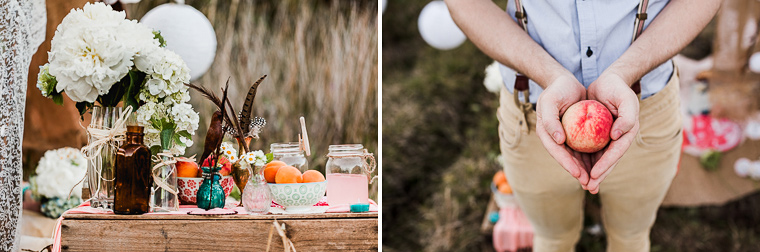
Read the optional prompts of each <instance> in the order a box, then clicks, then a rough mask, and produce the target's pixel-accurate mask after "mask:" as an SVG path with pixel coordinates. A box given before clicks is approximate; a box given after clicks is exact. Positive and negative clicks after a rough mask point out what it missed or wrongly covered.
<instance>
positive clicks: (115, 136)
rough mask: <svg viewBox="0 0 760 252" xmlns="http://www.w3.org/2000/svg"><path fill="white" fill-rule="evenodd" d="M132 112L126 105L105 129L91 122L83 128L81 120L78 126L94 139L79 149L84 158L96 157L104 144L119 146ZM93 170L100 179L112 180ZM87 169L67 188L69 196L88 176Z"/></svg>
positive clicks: (125, 133) (124, 137)
mask: <svg viewBox="0 0 760 252" xmlns="http://www.w3.org/2000/svg"><path fill="white" fill-rule="evenodd" d="M131 113H132V107H131V106H127V108H126V109H124V111H122V112H121V114H119V117H118V118H117V119H116V122H114V124H113V127H111V128H107V129H99V128H96V127H95V126H94V125H93V124H90V125H89V126H87V128H86V129H85V128H84V126H82V124H81V122H80V124H79V126H81V127H82V128H83V129H85V131H86V132H87V136H88V138H89V139H94V141H92V142H90V143H89V144H87V145H86V146H84V147H82V149H80V151H81V152H82V155H84V158H85V159H87V160H88V161H89V160H93V159H95V158H97V157H98V154H100V152H101V151H102V150H103V147H104V146H105V145H111V146H112V147H114V148H119V146H117V143H118V142H122V141H124V140H126V135H127V126H126V124H127V120H128V119H129V115H130V114H131ZM95 172H97V173H98V177H99V178H100V179H102V180H105V181H108V182H112V181H114V179H106V178H103V175H102V174H101V173H100V170H97V169H96V170H95ZM88 173H89V169H87V172H86V173H85V174H84V177H82V179H80V180H79V182H77V183H76V184H74V186H73V187H72V188H71V190H69V196H68V197H69V198H70V197H71V193H72V192H74V188H76V187H77V186H78V185H79V184H81V183H82V181H84V180H85V179H86V178H87V177H88V176H89V174H88ZM92 199H94V197H93V195H90V198H89V199H87V200H85V201H83V202H87V201H90V200H92Z"/></svg>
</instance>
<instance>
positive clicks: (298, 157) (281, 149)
mask: <svg viewBox="0 0 760 252" xmlns="http://www.w3.org/2000/svg"><path fill="white" fill-rule="evenodd" d="M270 151H271V152H272V157H273V158H274V159H272V160H273V161H274V160H278V161H282V162H284V163H285V164H287V165H290V166H293V167H295V168H297V169H298V170H300V171H301V172H302V173H303V172H305V171H307V170H309V161H307V160H306V155H305V153H304V151H303V149H302V148H301V144H300V143H296V142H290V143H273V144H272V145H270Z"/></svg>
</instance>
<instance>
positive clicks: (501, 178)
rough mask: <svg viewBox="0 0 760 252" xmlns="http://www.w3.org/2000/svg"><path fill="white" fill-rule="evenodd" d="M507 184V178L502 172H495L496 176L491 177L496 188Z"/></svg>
mask: <svg viewBox="0 0 760 252" xmlns="http://www.w3.org/2000/svg"><path fill="white" fill-rule="evenodd" d="M505 183H507V176H505V175H504V171H498V172H496V175H493V184H494V185H496V186H497V187H498V186H499V185H501V184H505Z"/></svg>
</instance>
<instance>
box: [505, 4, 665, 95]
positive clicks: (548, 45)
mask: <svg viewBox="0 0 760 252" xmlns="http://www.w3.org/2000/svg"><path fill="white" fill-rule="evenodd" d="M668 1H669V0H650V1H649V8H648V9H647V15H648V18H647V20H646V22H645V26H644V29H646V27H647V26H649V23H651V22H652V20H653V19H654V18H655V17H656V16H657V14H659V13H660V11H662V9H663V8H664V7H665V5H667V4H668ZM638 5H639V1H636V0H524V1H523V7H524V8H525V12H526V13H527V14H528V34H529V35H530V37H531V38H533V40H535V41H536V43H538V44H539V45H541V47H543V48H544V49H545V50H546V51H547V52H548V53H549V54H550V55H551V56H552V57H554V59H556V60H557V62H559V63H560V64H562V66H564V67H565V68H566V69H568V70H569V71H570V72H571V73H573V75H575V78H576V79H578V81H580V82H581V84H583V86H585V87H586V88H588V86H589V85H590V84H591V83H592V82H593V81H594V80H596V78H597V77H599V75H600V74H602V72H604V70H605V69H607V67H609V66H610V65H611V64H612V62H614V61H615V60H617V59H618V58H619V57H620V56H621V55H623V52H625V50H626V49H628V47H629V46H630V45H631V39H632V37H633V24H634V22H635V20H636V11H637V10H638ZM507 12H508V13H509V15H510V16H511V17H512V19H515V20H516V18H515V4H514V2H513V1H509V4H508V7H507ZM518 57H531V55H519V56H518ZM644 57H645V56H644ZM500 70H501V75H502V77H503V80H504V85H505V86H506V87H507V89H508V90H509V92H514V85H515V71H514V70H512V69H509V68H508V67H506V66H504V65H501V66H500ZM672 73H673V63H672V62H671V61H670V60H668V61H667V62H665V63H663V64H662V65H660V66H658V67H657V68H655V69H654V70H652V71H651V72H649V73H648V74H646V75H645V76H644V77H643V78H642V79H641V97H642V98H646V97H649V96H651V95H653V94H654V93H657V91H660V90H661V89H662V88H664V87H665V84H666V83H667V82H668V80H669V79H670V76H671V75H672ZM542 90H543V89H541V87H540V86H538V84H536V83H535V82H533V81H532V80H531V81H530V101H531V102H532V103H536V101H537V100H538V96H539V94H541V91H542Z"/></svg>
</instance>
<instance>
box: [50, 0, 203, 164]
mask: <svg viewBox="0 0 760 252" xmlns="http://www.w3.org/2000/svg"><path fill="white" fill-rule="evenodd" d="M165 46H166V43H165V41H164V39H163V37H162V36H161V34H160V33H159V32H156V31H153V30H152V29H150V28H148V27H146V26H144V25H142V24H140V23H138V22H137V21H135V20H128V19H126V15H125V13H124V12H123V11H114V10H113V8H111V6H108V5H106V4H103V3H100V2H98V3H94V4H92V3H87V4H85V6H84V7H83V8H82V9H74V10H71V12H70V13H69V14H68V15H66V17H65V18H64V19H63V21H62V22H61V24H60V25H59V26H58V28H57V29H56V31H55V36H53V40H52V42H51V49H50V52H48V60H49V61H50V63H48V64H45V65H43V66H41V67H40V73H39V76H38V81H37V88H39V89H40V91H41V92H42V95H43V96H45V97H49V98H51V99H53V101H55V102H56V103H57V104H63V96H62V93H64V92H65V93H66V94H67V95H68V96H69V98H71V99H72V100H73V101H75V102H76V107H77V109H78V110H79V113H80V114H81V115H83V114H84V113H86V112H87V111H88V110H90V109H91V108H92V107H93V106H94V105H95V103H98V104H99V105H101V106H104V107H115V106H117V105H118V104H119V103H120V102H123V105H124V106H131V107H132V108H133V111H136V112H137V115H138V123H140V124H141V125H142V126H145V127H146V131H145V133H146V136H145V139H146V141H145V142H146V145H148V146H150V147H156V148H159V147H160V148H163V149H167V150H171V151H172V153H174V154H177V155H181V154H184V150H185V148H186V147H188V146H191V145H192V144H193V142H192V140H191V138H192V135H193V134H195V130H196V129H197V128H198V113H196V112H195V111H194V110H193V108H192V106H191V105H190V104H188V103H187V102H188V101H189V100H190V94H189V92H188V87H187V86H185V85H184V84H185V83H188V82H189V81H190V69H189V68H188V67H187V65H186V64H185V62H184V61H183V60H182V58H181V57H180V56H179V55H177V54H176V53H174V52H172V51H170V50H167V49H166V48H164V47H165Z"/></svg>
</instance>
